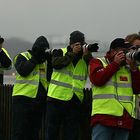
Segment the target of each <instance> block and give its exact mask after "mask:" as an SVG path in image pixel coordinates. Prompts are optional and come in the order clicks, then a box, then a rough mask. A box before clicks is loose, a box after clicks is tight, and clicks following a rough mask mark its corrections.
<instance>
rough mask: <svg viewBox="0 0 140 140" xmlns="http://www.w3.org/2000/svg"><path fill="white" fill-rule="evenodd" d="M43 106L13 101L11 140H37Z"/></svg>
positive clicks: (41, 104)
mask: <svg viewBox="0 0 140 140" xmlns="http://www.w3.org/2000/svg"><path fill="white" fill-rule="evenodd" d="M44 106H45V104H43V103H33V102H29V101H28V102H27V101H26V102H24V101H20V100H19V101H17V100H16V102H15V101H14V100H13V104H12V136H11V140H39V130H40V128H41V124H42V114H43V111H44Z"/></svg>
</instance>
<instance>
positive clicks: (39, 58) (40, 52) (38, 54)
mask: <svg viewBox="0 0 140 140" xmlns="http://www.w3.org/2000/svg"><path fill="white" fill-rule="evenodd" d="M45 50H46V49H45V48H43V47H40V46H39V45H34V47H33V48H32V59H33V60H35V61H36V62H37V64H40V63H43V62H45V60H46V53H45Z"/></svg>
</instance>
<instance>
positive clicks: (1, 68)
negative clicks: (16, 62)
mask: <svg viewBox="0 0 140 140" xmlns="http://www.w3.org/2000/svg"><path fill="white" fill-rule="evenodd" d="M2 50H3V51H4V53H5V54H6V56H7V57H8V58H9V59H10V60H11V58H10V56H9V54H8V52H7V51H6V50H5V49H4V48H2ZM10 68H11V66H10V67H9V68H3V67H1V66H0V74H3V70H8V69H10Z"/></svg>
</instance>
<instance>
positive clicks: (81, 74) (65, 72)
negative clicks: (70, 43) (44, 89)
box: [48, 48, 87, 101]
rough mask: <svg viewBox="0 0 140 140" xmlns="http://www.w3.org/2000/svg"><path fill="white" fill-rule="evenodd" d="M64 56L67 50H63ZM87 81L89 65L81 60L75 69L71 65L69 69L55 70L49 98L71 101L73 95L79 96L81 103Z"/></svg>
mask: <svg viewBox="0 0 140 140" xmlns="http://www.w3.org/2000/svg"><path fill="white" fill-rule="evenodd" d="M62 51H63V56H64V55H65V53H66V52H67V48H63V49H62ZM86 79H87V64H86V63H85V61H84V60H83V59H80V60H79V61H78V63H77V64H76V66H75V67H74V66H73V64H72V63H70V64H69V65H68V66H67V67H65V68H62V69H60V70H56V69H54V70H53V73H52V78H51V81H50V85H49V91H48V96H49V97H52V98H56V99H59V100H65V101H67V100H70V99H71V98H72V96H73V93H75V94H76V95H77V97H78V98H79V100H80V101H82V100H83V96H84V94H83V88H84V87H85V84H86Z"/></svg>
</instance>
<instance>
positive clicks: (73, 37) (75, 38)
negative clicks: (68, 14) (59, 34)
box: [70, 30, 85, 44]
mask: <svg viewBox="0 0 140 140" xmlns="http://www.w3.org/2000/svg"><path fill="white" fill-rule="evenodd" d="M76 42H80V43H81V44H84V43H85V37H84V34H83V33H82V32H80V31H78V30H77V31H73V32H72V33H71V34H70V44H74V43H76Z"/></svg>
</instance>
